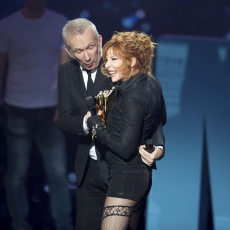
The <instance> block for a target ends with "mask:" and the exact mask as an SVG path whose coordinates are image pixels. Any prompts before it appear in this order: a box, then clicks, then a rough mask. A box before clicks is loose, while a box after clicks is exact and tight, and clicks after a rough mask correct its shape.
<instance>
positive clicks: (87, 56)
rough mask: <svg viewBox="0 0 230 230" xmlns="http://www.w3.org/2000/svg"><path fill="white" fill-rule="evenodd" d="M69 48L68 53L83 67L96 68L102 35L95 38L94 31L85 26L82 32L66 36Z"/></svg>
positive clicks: (99, 55)
mask: <svg viewBox="0 0 230 230" xmlns="http://www.w3.org/2000/svg"><path fill="white" fill-rule="evenodd" d="M67 44H68V46H69V47H70V50H67V48H66V51H67V52H68V54H69V55H70V56H71V57H72V58H74V59H76V60H77V61H78V62H79V64H80V65H81V67H82V68H83V69H87V70H93V69H96V68H97V67H98V65H99V63H100V59H101V47H102V37H101V36H100V35H99V37H98V38H97V37H96V35H95V34H94V32H93V31H92V30H91V29H89V28H87V29H86V30H85V32H84V33H83V34H77V35H69V36H67Z"/></svg>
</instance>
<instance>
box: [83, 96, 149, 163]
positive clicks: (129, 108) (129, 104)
mask: <svg viewBox="0 0 230 230" xmlns="http://www.w3.org/2000/svg"><path fill="white" fill-rule="evenodd" d="M122 100H123V101H122V105H121V111H122V113H121V118H120V120H121V125H120V130H119V135H118V136H117V135H114V134H112V133H111V132H110V131H109V130H108V129H107V128H103V126H102V125H101V124H99V126H98V125H97V124H98V123H100V122H101V120H100V116H99V115H96V116H93V117H90V118H89V119H88V121H87V123H88V126H89V128H90V129H91V128H92V127H93V126H95V130H96V136H97V138H98V139H99V141H100V142H101V143H102V144H104V145H105V146H107V147H109V148H110V149H111V150H112V151H114V152H115V153H116V154H117V155H119V156H120V157H121V158H123V159H124V160H128V159H129V158H130V157H131V156H132V155H133V153H134V152H135V149H136V145H137V142H138V139H139V135H140V130H141V128H142V121H143V119H144V115H145V112H144V110H145V108H144V107H143V104H141V103H140V101H138V99H137V98H135V97H132V96H130V95H127V96H126V97H125V98H123V99H122ZM93 130H94V128H93ZM92 132H93V131H92Z"/></svg>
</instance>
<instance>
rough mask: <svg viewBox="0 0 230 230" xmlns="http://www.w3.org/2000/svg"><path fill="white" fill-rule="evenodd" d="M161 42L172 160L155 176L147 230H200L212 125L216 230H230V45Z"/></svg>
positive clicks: (159, 68) (159, 72)
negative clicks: (204, 156)
mask: <svg viewBox="0 0 230 230" xmlns="http://www.w3.org/2000/svg"><path fill="white" fill-rule="evenodd" d="M158 43H159V46H158V49H157V57H156V74H155V75H156V77H157V78H158V79H159V80H160V81H161V84H162V87H163V93H164V96H165V100H166V104H167V110H168V122H167V124H166V126H165V127H164V132H165V137H166V155H165V158H163V159H162V160H161V161H159V162H158V164H157V165H158V170H157V171H154V172H153V186H152V190H151V193H150V195H149V198H148V207H147V211H148V212H147V223H146V226H147V227H146V229H148V230H153V229H154V230H196V229H198V225H199V209H200V192H201V191H200V190H201V173H202V167H201V166H202V148H203V146H202V145H203V123H204V121H206V129H207V151H208V164H209V176H210V189H211V204H212V210H213V222H214V229H215V230H229V229H230V198H229V194H230V181H229V176H230V167H229V164H230V41H229V40H228V41H227V40H215V39H206V38H200V37H178V36H177V37H175V36H162V37H160V38H159V39H158Z"/></svg>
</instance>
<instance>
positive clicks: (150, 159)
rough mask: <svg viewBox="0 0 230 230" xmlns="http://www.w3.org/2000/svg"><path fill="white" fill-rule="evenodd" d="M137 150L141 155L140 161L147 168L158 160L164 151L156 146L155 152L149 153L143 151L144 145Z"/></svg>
mask: <svg viewBox="0 0 230 230" xmlns="http://www.w3.org/2000/svg"><path fill="white" fill-rule="evenodd" d="M138 150H139V153H140V154H141V159H142V161H143V162H144V163H145V164H146V165H148V166H152V165H153V164H154V163H155V162H156V161H157V160H160V159H161V158H163V156H164V151H163V150H162V149H160V148H158V147H156V146H155V150H154V151H153V152H151V153H149V152H147V151H146V150H145V145H141V146H139V147H138Z"/></svg>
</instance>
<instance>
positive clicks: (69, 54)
mask: <svg viewBox="0 0 230 230" xmlns="http://www.w3.org/2000/svg"><path fill="white" fill-rule="evenodd" d="M65 51H66V52H67V53H68V54H69V56H70V57H71V58H74V56H73V55H72V54H71V53H70V52H69V50H68V49H67V48H66V47H65Z"/></svg>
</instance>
